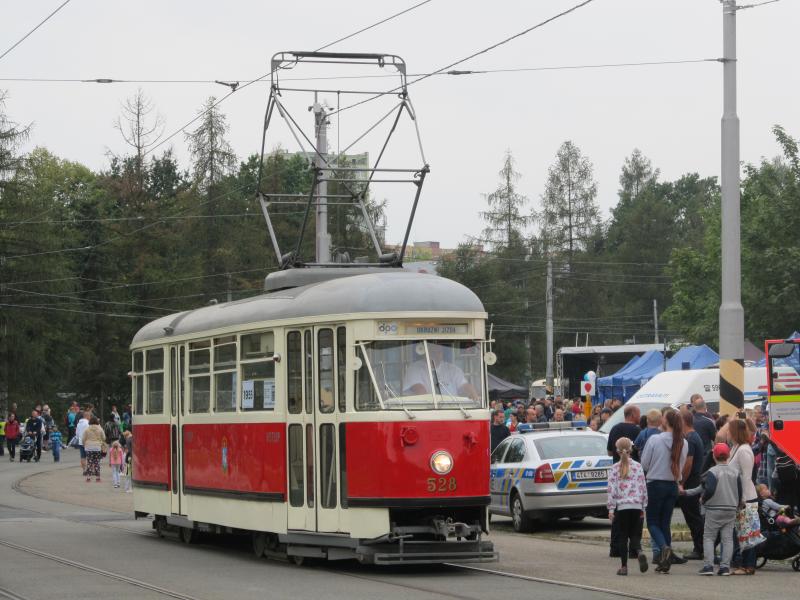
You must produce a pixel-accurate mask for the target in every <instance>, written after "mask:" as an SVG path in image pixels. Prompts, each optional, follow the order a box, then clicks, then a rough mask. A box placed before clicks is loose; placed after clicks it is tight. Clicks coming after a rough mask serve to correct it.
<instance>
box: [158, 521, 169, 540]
mask: <svg viewBox="0 0 800 600" xmlns="http://www.w3.org/2000/svg"><path fill="white" fill-rule="evenodd" d="M166 527H167V522H166V520H165V519H161V518H157V519H156V535H157V536H158V537H160V538H162V539H163V538H164V531H166Z"/></svg>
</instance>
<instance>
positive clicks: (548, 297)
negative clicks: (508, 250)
mask: <svg viewBox="0 0 800 600" xmlns="http://www.w3.org/2000/svg"><path fill="white" fill-rule="evenodd" d="M545 301H546V303H547V321H546V324H545V330H546V331H547V334H546V337H547V363H546V364H547V368H546V369H545V375H544V376H545V387H546V388H547V389H549V390H553V262H552V261H550V260H548V261H547V289H546V290H545ZM550 393H552V391H551V392H550Z"/></svg>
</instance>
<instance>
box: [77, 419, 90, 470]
mask: <svg viewBox="0 0 800 600" xmlns="http://www.w3.org/2000/svg"><path fill="white" fill-rule="evenodd" d="M75 420H76V421H77V423H78V424H77V425H76V426H75V437H76V438H77V441H78V450H79V451H80V454H81V470H82V471H83V474H84V475H86V447H85V446H84V445H83V434H84V433H86V430H87V429H88V428H89V419H88V417H87V416H86V415H85V413H81V412H79V413H77V414H76V416H75Z"/></svg>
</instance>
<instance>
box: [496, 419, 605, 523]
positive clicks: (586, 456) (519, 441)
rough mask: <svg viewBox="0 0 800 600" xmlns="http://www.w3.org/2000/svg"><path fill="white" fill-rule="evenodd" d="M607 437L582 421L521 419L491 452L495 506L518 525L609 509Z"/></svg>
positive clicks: (497, 512) (577, 518)
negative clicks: (529, 421)
mask: <svg viewBox="0 0 800 600" xmlns="http://www.w3.org/2000/svg"><path fill="white" fill-rule="evenodd" d="M606 443H607V438H606V436H604V435H603V434H601V433H597V432H594V431H591V430H590V429H588V428H586V427H585V424H583V423H568V422H565V423H536V424H532V425H527V424H524V425H521V426H520V428H519V433H518V434H514V435H511V436H509V437H507V438H506V439H504V440H503V441H502V442H501V443H500V444H498V446H497V448H495V450H494V452H492V457H491V481H490V492H491V496H492V499H491V506H490V510H491V512H492V513H493V514H497V515H506V516H510V517H512V519H513V524H514V529H515V530H516V531H528V530H530V529H531V527H532V525H533V522H534V521H535V520H547V521H553V520H556V519H559V518H561V517H569V518H571V519H574V520H579V519H582V518H583V517H586V516H597V517H604V516H606V515H608V509H607V508H606V490H607V488H608V469H609V468H610V467H611V464H612V461H611V458H610V457H609V456H608V454H607V451H606Z"/></svg>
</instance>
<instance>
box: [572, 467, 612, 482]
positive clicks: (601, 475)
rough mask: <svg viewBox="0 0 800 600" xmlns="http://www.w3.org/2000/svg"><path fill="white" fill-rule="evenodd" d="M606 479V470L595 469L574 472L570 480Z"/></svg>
mask: <svg viewBox="0 0 800 600" xmlns="http://www.w3.org/2000/svg"><path fill="white" fill-rule="evenodd" d="M607 477H608V470H607V469H597V470H595V471H575V472H574V473H572V479H575V480H578V479H581V480H583V479H606V478H607Z"/></svg>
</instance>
